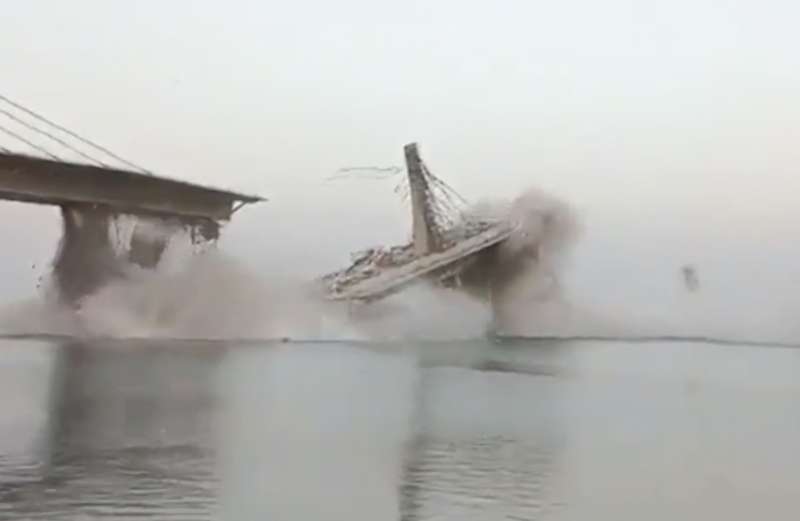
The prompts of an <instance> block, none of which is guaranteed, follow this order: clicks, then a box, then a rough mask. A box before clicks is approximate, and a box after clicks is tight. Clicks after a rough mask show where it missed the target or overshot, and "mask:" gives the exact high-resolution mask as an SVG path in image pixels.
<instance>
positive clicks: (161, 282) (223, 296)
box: [0, 190, 578, 340]
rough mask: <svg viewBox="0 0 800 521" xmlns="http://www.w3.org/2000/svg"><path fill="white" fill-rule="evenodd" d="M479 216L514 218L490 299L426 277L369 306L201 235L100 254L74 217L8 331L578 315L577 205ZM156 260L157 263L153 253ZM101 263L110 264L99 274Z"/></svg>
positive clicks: (223, 328)
mask: <svg viewBox="0 0 800 521" xmlns="http://www.w3.org/2000/svg"><path fill="white" fill-rule="evenodd" d="M478 218H480V219H486V218H491V219H505V220H509V221H511V222H512V223H513V224H514V225H515V226H516V228H515V231H514V233H513V234H512V236H511V237H510V238H509V239H508V240H507V241H505V242H504V243H502V244H501V245H500V246H499V247H498V248H496V250H495V251H494V252H493V254H492V258H491V259H490V260H489V262H488V264H481V265H479V266H478V267H477V268H476V272H475V273H474V274H473V276H474V277H479V278H483V279H486V278H488V279H490V280H491V284H492V292H493V295H492V299H491V301H492V304H491V305H489V304H488V303H487V301H486V300H485V299H481V298H476V296H475V295H474V294H472V293H470V292H469V291H467V292H465V291H461V290H453V289H444V288H438V287H434V286H433V285H431V284H427V283H424V282H422V283H419V284H417V285H415V286H412V287H410V288H409V289H408V290H406V291H404V292H402V293H400V294H398V295H395V296H393V297H390V298H387V299H385V300H383V301H379V302H375V303H372V304H369V305H357V304H353V305H347V304H341V303H333V302H329V301H326V300H325V299H324V298H323V296H322V294H321V293H320V291H319V288H318V287H317V286H316V285H315V284H314V283H313V282H310V281H307V280H302V279H301V278H300V277H295V278H288V279H287V278H286V276H285V275H282V276H278V275H272V273H276V272H278V271H282V272H283V273H285V270H277V269H275V270H273V269H270V266H269V263H268V262H267V264H266V265H265V266H264V269H263V270H259V271H253V270H251V269H249V268H248V267H246V266H245V264H244V263H243V262H241V261H239V260H237V259H235V258H233V257H231V256H229V255H227V254H225V253H224V252H222V251H220V250H219V249H218V248H217V247H209V248H207V249H206V250H205V251H203V252H202V253H201V254H196V251H195V248H193V246H192V244H191V242H190V241H188V240H185V239H186V238H185V237H180V236H178V237H177V238H173V239H172V240H169V241H167V242H165V243H164V244H160V246H159V248H160V249H159V251H158V252H156V253H157V254H158V255H157V258H158V262H157V264H156V265H155V267H152V266H148V264H147V263H146V262H141V259H138V260H137V258H133V257H131V256H128V257H125V256H124V255H122V254H120V251H116V253H115V252H113V251H111V250H110V249H109V248H108V247H107V246H106V242H104V240H100V239H97V238H96V237H95V238H94V239H95V240H94V242H95V243H100V244H103V245H104V248H103V249H102V251H99V250H98V249H97V248H93V247H92V244H89V245H84V244H83V243H79V242H78V241H74V240H73V241H69V240H68V239H69V238H70V237H68V236H67V233H68V232H69V231H70V230H71V228H70V227H69V226H67V225H69V224H70V223H69V222H66V224H65V238H64V241H63V243H62V247H61V249H60V250H59V254H58V255H57V260H56V268H59V269H60V271H59V269H56V270H55V271H54V274H53V276H52V277H51V280H50V285H49V286H48V287H47V290H46V291H44V292H43V294H42V296H41V297H40V298H39V299H37V300H35V301H30V302H24V303H18V304H16V305H14V306H11V307H8V308H7V309H5V310H0V332H3V333H6V334H8V333H30V334H38V333H51V334H66V335H79V336H106V337H145V338H204V339H232V338H233V339H245V338H249V339H258V338H284V337H290V338H301V339H376V340H388V339H409V338H426V339H457V338H475V337H478V336H482V335H483V334H485V332H486V331H487V329H488V328H489V327H491V325H492V314H493V312H494V314H495V315H496V319H497V320H498V322H499V323H500V324H501V325H502V330H503V332H506V333H513V334H525V333H531V332H533V333H537V332H539V331H540V330H541V328H542V327H543V326H544V325H548V326H550V327H555V326H558V325H563V324H560V323H561V322H564V320H566V319H567V318H568V317H571V316H574V313H573V314H570V307H569V305H568V303H567V301H566V300H565V299H564V295H563V293H562V291H561V285H560V283H559V275H560V271H561V269H562V267H563V265H564V261H565V259H566V254H567V252H568V251H569V246H570V245H571V244H572V243H573V242H574V240H575V238H576V237H577V231H578V225H577V219H576V218H575V215H574V213H573V212H572V210H571V209H570V208H569V207H568V205H566V204H565V203H563V202H561V201H559V200H557V199H555V198H552V197H549V196H547V195H546V194H544V193H542V192H540V191H538V190H529V191H527V192H525V193H524V194H522V195H521V196H519V197H518V198H516V199H515V200H513V201H505V202H504V201H482V202H480V203H478V204H476V205H474V206H472V207H470V208H468V209H467V210H466V211H465V213H464V216H463V219H464V221H463V224H464V225H465V226H466V225H467V224H468V222H469V221H470V220H471V219H478ZM165 226H166V225H165ZM73 228H74V226H73ZM128 228H130V226H128ZM167 228H168V227H167ZM118 232H119V231H118ZM98 233H99V232H98ZM174 233H175V230H174V228H168V229H164V230H160V231H159V230H158V229H156V228H154V225H153V223H149V224H148V225H147V226H144V227H142V228H141V230H140V235H141V236H142V237H143V238H147V239H149V240H151V242H152V241H153V240H156V239H158V240H161V239H163V237H164V236H165V235H167V234H173V235H174ZM94 235H97V233H95V234H94ZM132 237H133V234H132V233H131V232H130V230H128V233H127V235H126V236H125V237H122V238H121V239H120V237H117V240H118V241H120V240H121V241H122V242H126V241H127V243H130V242H131V241H132V240H133V239H132ZM113 242H114V241H111V243H113ZM65 248H67V249H69V248H71V249H69V251H68V253H70V255H65V253H64V252H65V251H66V250H65ZM73 250H77V251H73ZM83 250H89V251H88V252H87V251H83ZM98 251H99V253H98ZM100 254H102V255H100ZM296 254H297V255H298V256H299V255H303V254H305V252H300V251H298V252H296ZM115 255H116V257H115ZM65 258H67V259H68V260H74V259H81V260H85V259H87V258H88V259H94V260H96V261H97V262H95V263H83V264H81V263H78V262H71V263H70V264H69V265H68V266H66V267H67V268H68V270H65V268H64V266H59V264H58V263H62V264H63V263H64V259H65ZM150 264H155V263H153V262H152V260H151V262H150ZM98 266H99V267H100V268H102V269H101V270H97V269H96V268H97V267H98ZM81 270H84V271H85V272H86V273H84V272H82V271H81ZM65 271H68V274H69V280H71V281H83V282H87V283H89V284H90V286H86V287H80V288H78V287H72V286H67V288H66V289H67V290H69V291H70V292H73V293H79V292H80V291H84V292H85V293H86V294H85V295H84V296H81V297H80V298H76V299H75V300H76V302H77V305H75V306H73V308H70V307H69V306H66V305H65V304H64V302H62V300H61V299H59V297H58V294H59V291H64V281H63V280H60V279H59V277H62V278H63V276H64V273H65Z"/></svg>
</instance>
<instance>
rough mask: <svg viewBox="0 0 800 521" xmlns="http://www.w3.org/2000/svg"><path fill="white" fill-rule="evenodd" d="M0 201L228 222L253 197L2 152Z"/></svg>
mask: <svg viewBox="0 0 800 521" xmlns="http://www.w3.org/2000/svg"><path fill="white" fill-rule="evenodd" d="M0 199H6V200H12V201H22V202H29V203H38V204H51V205H58V206H62V207H64V206H66V207H68V206H73V205H86V204H89V205H103V206H107V207H110V208H113V209H114V210H115V211H117V212H120V213H132V214H139V215H155V216H164V217H167V216H174V217H179V218H183V219H184V220H187V221H191V220H195V219H200V220H202V219H210V220H212V221H226V220H228V219H230V217H231V215H232V213H233V212H234V211H235V210H236V208H237V207H238V206H239V205H242V204H247V203H254V202H258V201H263V200H264V199H263V198H261V197H258V196H254V195H246V194H241V193H237V192H231V191H227V190H220V189H216V188H208V187H205V186H201V185H197V184H193V183H187V182H184V181H177V180H174V179H169V178H165V177H159V176H154V175H148V174H145V173H140V172H133V171H130V170H123V169H117V168H107V167H101V166H94V165H88V164H80V163H70V162H63V161H54V160H50V159H44V158H40V157H34V156H28V155H22V154H13V153H0Z"/></svg>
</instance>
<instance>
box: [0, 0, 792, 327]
mask: <svg viewBox="0 0 800 521" xmlns="http://www.w3.org/2000/svg"><path fill="white" fill-rule="evenodd" d="M1 16H2V21H3V30H2V31H1V32H0V48H2V49H3V52H2V53H0V68H2V70H3V71H5V74H3V81H2V84H1V85H0V93H2V94H5V95H7V96H9V97H11V98H14V99H16V100H19V101H21V102H23V103H25V104H26V105H28V106H30V107H32V108H34V109H36V110H39V111H40V112H42V113H44V114H46V115H48V116H49V117H51V118H53V119H55V120H56V121H59V122H61V123H63V124H65V125H66V126H68V127H70V128H72V129H75V130H78V131H79V132H81V133H83V134H85V135H88V136H90V137H92V138H93V139H95V140H96V141H99V142H101V143H103V144H105V145H107V146H108V147H109V148H111V149H113V150H115V151H117V152H118V153H120V154H121V155H124V156H126V157H129V158H132V159H134V160H135V161H137V162H139V163H142V164H144V165H146V166H148V167H150V168H152V169H154V170H156V171H158V172H161V173H164V174H168V175H171V176H177V177H182V178H185V179H188V180H195V181H202V182H205V183H212V184H215V185H222V186H225V187H231V188H237V189H241V190H247V191H252V192H257V193H260V194H263V195H266V196H268V197H270V199H271V202H270V203H268V204H266V205H264V206H263V207H262V208H253V209H249V210H245V211H243V212H242V213H241V214H240V215H238V216H237V217H238V219H237V220H236V221H235V222H234V223H233V224H232V225H231V227H230V229H229V230H227V232H228V236H227V238H226V247H227V248H229V249H230V250H231V251H232V252H234V253H236V254H237V255H238V256H240V257H242V258H244V259H247V261H248V262H250V263H252V264H253V265H258V264H259V263H261V262H267V261H266V259H268V258H271V259H272V261H271V262H272V263H274V262H275V261H276V259H283V260H285V261H286V262H291V263H292V264H293V265H294V266H296V267H297V269H299V270H301V271H303V273H313V272H314V270H317V269H323V268H326V267H333V266H331V263H333V264H334V265H335V264H336V263H337V262H345V261H346V259H347V253H348V251H349V250H350V249H352V248H357V247H361V246H366V245H370V244H373V243H376V242H383V241H384V240H385V239H388V240H391V239H397V238H398V237H400V238H402V236H403V234H404V233H405V226H406V225H407V223H405V222H403V217H404V214H403V211H404V209H403V207H402V206H401V205H400V204H399V203H398V202H397V201H396V200H395V198H394V197H395V196H394V194H393V193H392V187H393V186H392V183H391V182H382V183H381V182H375V181H362V182H353V181H350V182H336V183H332V182H328V181H325V179H326V178H327V177H328V176H330V175H331V174H332V173H333V172H334V171H335V170H336V169H338V168H340V167H344V166H354V165H381V166H388V165H400V164H402V146H403V144H405V143H406V142H409V141H418V142H419V143H420V145H421V147H422V153H423V156H424V158H425V159H426V161H427V162H428V163H429V165H430V166H431V168H432V169H434V171H435V172H436V173H437V174H439V175H440V176H441V177H444V178H446V179H447V180H448V181H449V182H450V183H451V184H452V185H453V186H455V187H456V188H457V189H459V191H460V192H461V193H462V194H463V195H465V196H467V197H468V198H471V199H475V198H480V197H484V196H491V197H493V196H498V197H503V196H513V195H515V194H516V193H518V192H519V191H520V190H522V189H523V188H525V187H527V186H530V185H536V186H539V187H542V188H544V189H546V190H548V191H551V192H552V193H554V194H555V195H558V196H560V197H563V198H564V199H566V200H568V201H570V202H572V203H573V204H574V205H575V206H576V208H577V209H578V210H579V211H580V213H581V216H582V218H583V220H584V222H586V226H587V234H586V238H585V240H584V243H583V244H582V246H581V248H580V249H579V254H580V255H579V256H578V258H576V261H575V264H576V266H575V269H574V270H573V271H574V274H573V278H574V280H575V281H576V284H578V285H579V286H580V291H581V292H582V293H583V294H585V295H588V297H590V298H592V299H594V300H595V302H597V303H600V302H602V299H603V298H605V297H604V296H608V295H609V293H612V292H613V293H615V294H617V297H615V299H617V300H620V299H622V300H624V299H628V298H633V296H634V295H635V296H636V298H638V299H639V300H638V301H640V302H644V301H645V300H647V301H652V300H653V299H655V300H658V299H662V300H663V302H664V303H667V302H670V303H671V304H670V305H672V304H674V301H672V300H669V299H670V298H673V297H674V295H672V293H671V292H673V291H674V288H675V287H676V285H677V284H678V282H679V280H678V278H677V270H678V267H679V266H680V264H681V263H683V262H695V263H697V264H698V266H699V269H700V274H701V282H702V279H703V277H704V276H705V277H706V280H710V281H715V280H716V283H717V287H716V289H717V290H720V291H722V290H725V291H724V292H723V293H725V295H726V296H725V297H724V298H723V297H720V298H721V299H722V300H729V299H730V297H731V296H732V295H733V296H735V295H739V296H740V297H741V298H742V299H743V300H742V302H747V301H748V299H760V300H758V302H759V303H760V304H759V306H761V307H765V306H766V307H769V306H773V308H774V313H775V314H781V313H782V314H786V315H787V316H789V315H791V316H793V315H794V311H795V308H794V307H792V308H791V310H789V308H787V306H790V305H794V304H797V303H794V300H797V299H794V300H793V299H789V300H791V303H790V302H785V300H786V299H787V298H788V297H786V295H787V294H789V293H792V294H794V293H796V291H794V289H793V288H794V286H797V285H798V284H799V283H800V268H799V267H797V264H798V263H797V258H798V254H800V247H797V246H795V245H794V243H795V242H796V239H795V237H794V233H793V232H794V229H795V226H796V223H797V222H798V218H799V217H800V215H799V214H800V212H798V210H797V209H796V208H797V206H798V205H797V194H798V188H800V179H798V177H797V174H796V172H795V169H796V166H797V165H798V164H799V163H800V148H799V147H798V142H799V140H798V138H800V132H799V131H800V96H799V95H798V92H800V63H798V62H799V61H800V54H798V52H797V51H798V49H800V36H798V32H797V30H796V24H797V20H800V4H798V3H796V2H791V1H764V2H745V1H729V2H722V1H711V0H673V1H671V2H651V1H641V0H630V1H628V0H625V1H623V0H610V1H605V2H590V1H575V0H563V1H560V2H538V1H530V2H523V1H520V0H517V1H513V2H512V1H496V2H469V1H463V0H462V1H456V0H439V1H436V0H428V1H405V2H382V1H365V0H359V1H357V0H340V1H338V2H324V1H321V0H317V1H307V0H296V1H293V2H264V1H259V2H256V1H245V0H229V1H227V2H221V1H208V0H196V1H192V2H189V1H188V0H181V1H178V0H175V1H170V2H164V1H155V0H139V1H136V2H121V1H109V0H74V1H71V2H61V1H57V0H49V1H45V0H26V1H25V2H9V3H8V5H6V6H4V9H3V14H2V15H1ZM355 204H357V205H359V206H358V207H354V206H353V205H355ZM0 216H7V218H4V221H3V222H6V223H7V224H6V225H5V226H3V227H1V228H0V236H1V237H3V238H5V239H6V240H8V241H13V242H14V243H15V244H16V246H17V248H18V251H17V252H15V253H11V252H10V250H8V251H9V253H5V251H7V250H5V249H4V259H3V261H2V268H3V277H2V278H0V288H3V290H4V294H5V295H6V298H12V297H14V298H16V296H18V295H21V294H25V291H27V290H29V289H31V283H30V281H31V280H33V279H34V278H35V277H33V276H32V270H31V266H30V265H31V264H32V263H33V262H37V263H40V264H41V263H46V262H47V260H48V256H49V255H50V253H51V251H52V248H53V241H54V240H55V239H54V238H55V237H57V236H58V230H57V226H58V221H57V220H56V218H55V213H54V212H53V211H51V210H45V209H42V208H34V209H30V208H23V207H21V206H20V205H8V204H7V205H4V207H3V208H0ZM281 240H283V241H285V244H286V246H285V247H283V248H280V242H279V241H281ZM711 286H712V289H714V284H713V283H712V284H711ZM743 288H745V289H743ZM746 288H749V289H746ZM766 288H769V289H766ZM709 291H711V290H709ZM623 295H624V296H623ZM720 295H722V293H720ZM776 295H780V296H776ZM792 303H794V304H792ZM743 306H745V307H747V304H743ZM797 310H800V306H798V307H797ZM776 316H777V315H776Z"/></svg>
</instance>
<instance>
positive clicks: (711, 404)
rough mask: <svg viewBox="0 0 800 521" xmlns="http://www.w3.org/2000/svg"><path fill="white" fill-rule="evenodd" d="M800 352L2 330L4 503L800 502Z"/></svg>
mask: <svg viewBox="0 0 800 521" xmlns="http://www.w3.org/2000/svg"><path fill="white" fill-rule="evenodd" d="M798 375H800V350H795V349H789V348H764V347H754V346H747V345H727V346H721V345H712V344H704V343H696V342H649V343H630V342H629V343H613V342H597V341H594V342H589V341H574V342H566V341H558V342H556V341H514V342H510V343H506V344H496V343H490V342H488V341H483V340H480V341H473V342H453V343H430V344H380V345H377V344H376V345H370V344H348V343H324V344H323V343H284V344H282V343H263V344H257V343H247V344H235V343H227V344H224V343H211V342H157V341H149V342H144V341H141V342H139V341H136V342H134V341H125V342H123V341H114V342H109V341H105V342H99V341H96V342H78V341H67V340H59V339H43V338H42V339H24V340H23V339H5V340H0V519H9V520H12V519H13V520H24V519H47V520H61V519H63V520H84V519H142V518H151V519H159V520H166V521H169V520H178V519H181V520H184V519H185V520H203V519H226V520H256V519H258V520H264V519H269V520H303V521H313V520H347V521H358V520H370V521H374V520H379V519H386V520H391V519H408V520H441V519H457V520H506V519H507V520H539V519H555V520H581V519H591V520H595V521H596V520H613V521H621V520H636V521H640V520H642V519H647V520H662V519H663V520H675V519H698V520H709V519H725V520H727V521H731V520H740V519H741V520H745V519H746V520H751V519H754V518H762V519H796V518H797V516H798V515H800V499H799V498H800V378H798Z"/></svg>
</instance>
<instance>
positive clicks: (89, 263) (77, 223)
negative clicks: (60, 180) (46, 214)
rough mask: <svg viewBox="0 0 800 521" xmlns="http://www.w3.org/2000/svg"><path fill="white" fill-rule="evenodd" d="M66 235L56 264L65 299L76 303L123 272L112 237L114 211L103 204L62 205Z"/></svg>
mask: <svg viewBox="0 0 800 521" xmlns="http://www.w3.org/2000/svg"><path fill="white" fill-rule="evenodd" d="M61 216H62V219H63V225H64V226H63V229H64V232H63V235H62V237H61V243H60V245H59V248H58V252H57V253H56V258H55V262H54V263H53V275H54V277H55V281H56V284H57V287H58V291H59V294H60V296H61V298H62V299H64V300H65V301H67V302H70V303H74V302H76V301H77V300H78V299H80V298H81V297H83V296H85V295H88V294H90V293H92V292H93V291H95V290H96V289H97V288H99V287H100V286H101V285H103V284H104V283H105V282H106V281H107V280H108V279H110V278H111V277H113V276H115V275H117V274H119V273H120V266H119V265H118V262H117V257H116V254H115V251H114V247H113V245H112V244H111V238H110V236H109V225H110V223H111V219H112V218H113V213H112V212H111V211H110V210H108V209H107V208H104V207H102V206H97V205H91V204H70V205H63V206H61Z"/></svg>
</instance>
